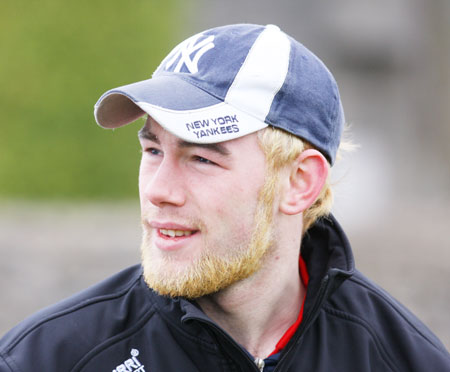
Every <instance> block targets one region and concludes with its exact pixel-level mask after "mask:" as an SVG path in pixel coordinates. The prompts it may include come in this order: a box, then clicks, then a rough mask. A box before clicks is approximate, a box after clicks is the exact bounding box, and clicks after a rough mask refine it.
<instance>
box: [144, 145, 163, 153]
mask: <svg viewBox="0 0 450 372" xmlns="http://www.w3.org/2000/svg"><path fill="white" fill-rule="evenodd" d="M144 152H146V153H148V154H150V155H160V154H161V150H158V149H155V148H154V147H149V148H147V149H145V150H144Z"/></svg>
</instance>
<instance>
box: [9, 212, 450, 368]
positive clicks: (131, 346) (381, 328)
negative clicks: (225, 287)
mask: <svg viewBox="0 0 450 372" xmlns="http://www.w3.org/2000/svg"><path fill="white" fill-rule="evenodd" d="M302 256H303V258H304V260H305V262H306V264H307V267H308V272H309V277H310V279H309V284H308V289H307V297H306V302H305V308H304V316H303V321H302V323H301V325H300V327H299V329H298V330H297V332H296V334H295V335H294V336H293V338H292V339H291V340H290V342H289V343H288V345H287V346H286V347H285V348H284V349H283V351H282V354H281V357H280V360H279V363H278V365H277V367H276V371H302V372H308V371H311V372H312V371H314V372H320V371H323V372H330V371H346V372H347V371H356V372H363V371H383V372H384V371H408V372H410V371H427V372H429V371H432V372H441V371H442V372H444V371H450V356H449V354H448V352H447V351H446V350H445V348H444V346H443V345H442V344H441V343H440V341H439V340H438V339H437V338H436V337H435V336H434V335H433V334H432V333H431V332H430V331H429V330H428V329H427V328H426V327H425V326H424V325H423V324H422V323H421V322H420V321H419V320H417V319H416V318H415V317H414V316H413V315H412V314H411V313H410V312H409V311H408V310H407V309H405V308H404V307H403V306H402V305H400V304H399V303H398V302H396V301H395V300H394V299H392V298H391V297H390V296H389V295H388V294H387V293H386V292H384V291H383V290H382V289H380V288H379V287H377V286H376V285H375V284H374V283H372V282H370V281H369V280H368V279H367V278H365V277H364V276H363V275H362V274H361V273H359V272H358V271H356V270H355V269H354V264H353V257H352V253H351V250H350V246H349V244H348V241H347V239H346V237H345V235H344V233H343V231H342V230H341V228H340V226H339V225H338V224H337V222H336V221H335V220H334V218H333V217H330V218H329V219H324V220H321V221H320V222H318V223H316V225H315V226H314V227H313V228H312V229H310V231H309V232H308V234H307V235H306V236H305V238H304V239H303V243H302ZM0 371H1V372H7V371H8V372H10V371H15V372H19V371H20V372H31V371H33V372H38V371H39V372H41V371H42V372H65V371H90V372H91V371H92V372H94V371H95V372H97V371H107V372H110V371H112V372H129V371H134V372H136V371H140V372H144V371H147V372H148V371H158V372H169V371H175V372H181V371H183V372H185V371H186V372H190V371H202V372H211V371H214V372H219V371H223V372H225V371H226V372H229V371H255V372H256V371H258V368H257V367H256V365H255V364H254V363H253V361H252V360H251V358H250V357H249V355H248V354H247V353H246V352H245V351H244V350H243V349H242V348H241V347H240V346H239V345H237V344H236V342H235V341H233V340H232V339H231V338H230V337H229V336H228V335H227V334H226V333H225V332H224V331H223V330H222V329H221V328H220V327H218V326H217V325H216V324H214V322H212V321H211V320H210V319H209V318H208V317H207V316H206V315H205V314H204V313H203V312H202V311H201V310H200V309H199V308H198V307H197V306H196V305H195V303H191V302H189V301H186V300H184V299H169V298H166V297H161V296H158V295H157V294H155V293H154V292H153V291H151V290H150V289H148V287H147V286H146V284H145V282H144V281H143V278H142V272H141V268H140V266H134V267H131V268H129V269H127V270H125V271H122V272H121V273H119V274H117V275H115V276H113V277H111V278H109V279H107V280H105V281H103V282H102V283H100V284H98V285H96V286H94V287H92V288H90V289H88V290H86V291H83V292H82V293H80V294H78V295H75V296H73V297H71V298H69V299H67V300H65V301H63V302H61V303H59V304H57V305H54V306H52V307H50V308H48V309H45V310H43V311H41V312H39V313H37V314H35V315H34V316H32V317H30V318H29V319H27V320H25V321H24V322H23V323H21V324H19V325H18V326H17V327H15V328H14V329H12V330H11V331H10V332H9V333H7V334H6V335H5V336H4V337H3V339H2V340H1V341H0Z"/></svg>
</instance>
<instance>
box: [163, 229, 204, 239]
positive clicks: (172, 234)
mask: <svg viewBox="0 0 450 372" xmlns="http://www.w3.org/2000/svg"><path fill="white" fill-rule="evenodd" d="M196 232H197V231H195V230H171V229H158V233H159V235H160V236H162V237H165V238H179V237H184V236H191V235H192V234H195V233H196Z"/></svg>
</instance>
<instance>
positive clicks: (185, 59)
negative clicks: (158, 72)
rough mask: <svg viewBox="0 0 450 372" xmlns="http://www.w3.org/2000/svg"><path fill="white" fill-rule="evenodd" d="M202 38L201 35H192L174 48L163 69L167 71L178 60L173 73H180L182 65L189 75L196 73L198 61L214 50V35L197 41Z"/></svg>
mask: <svg viewBox="0 0 450 372" xmlns="http://www.w3.org/2000/svg"><path fill="white" fill-rule="evenodd" d="M202 36H203V35H202V34H198V35H194V36H192V37H190V38H189V39H187V40H185V41H183V42H182V43H181V44H179V45H178V46H177V47H175V49H174V50H173V51H172V52H171V53H170V55H169V56H168V59H169V61H168V62H167V63H166V66H165V69H166V70H167V69H169V68H170V67H171V66H172V65H173V64H174V63H175V62H176V61H177V60H178V58H179V60H178V63H177V65H176V66H175V68H174V70H173V72H180V71H181V68H182V67H183V65H185V66H186V67H187V69H188V70H189V72H190V73H191V74H195V73H196V72H198V61H199V60H200V58H201V57H202V56H203V54H205V53H206V52H207V51H208V50H210V49H212V48H214V43H213V41H214V35H211V36H209V37H207V38H206V39H203V40H200V41H199V39H200V38H201V37H202ZM192 55H193V56H192ZM191 56H192V58H191Z"/></svg>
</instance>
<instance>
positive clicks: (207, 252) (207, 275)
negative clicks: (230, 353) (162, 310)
mask: <svg viewBox="0 0 450 372" xmlns="http://www.w3.org/2000/svg"><path fill="white" fill-rule="evenodd" d="M276 183H277V182H276V177H275V176H274V175H273V174H272V175H268V176H267V177H266V180H265V182H264V185H263V187H262V188H261V190H260V192H259V195H258V201H257V204H256V208H255V211H254V219H253V231H252V232H251V234H249V235H250V236H249V237H247V238H245V237H244V238H243V240H244V241H241V242H240V244H238V246H234V247H233V249H230V251H227V253H222V254H220V255H219V254H218V253H216V250H215V249H214V248H215V247H214V246H208V245H206V244H205V245H204V246H203V248H202V253H201V254H200V256H199V257H198V258H196V259H195V260H193V261H192V262H191V263H190V264H189V265H188V266H187V267H183V268H181V269H180V268H177V269H175V270H174V269H173V262H172V260H171V259H170V257H157V258H156V257H155V254H154V253H153V252H154V251H153V249H154V248H153V247H152V242H151V237H150V233H149V232H148V231H147V228H146V227H145V225H144V224H143V238H142V244H141V256H142V266H143V269H144V279H145V281H146V283H147V285H148V286H149V287H150V288H152V289H153V290H155V291H156V292H158V293H159V294H160V295H166V296H170V297H177V296H182V297H186V298H191V299H193V298H198V297H202V296H205V295H209V294H212V293H215V292H218V291H220V290H222V289H225V288H227V287H229V286H230V285H232V284H234V283H236V282H238V281H241V280H243V279H246V278H248V277H250V276H251V275H253V274H254V273H256V272H257V271H258V270H259V269H260V268H261V265H262V263H263V261H264V257H265V256H266V255H267V253H268V252H269V251H270V248H271V247H272V245H273V244H274V239H273V201H274V195H275V189H276V187H275V185H276ZM196 226H200V227H201V226H203V224H202V222H201V221H197V223H196Z"/></svg>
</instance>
